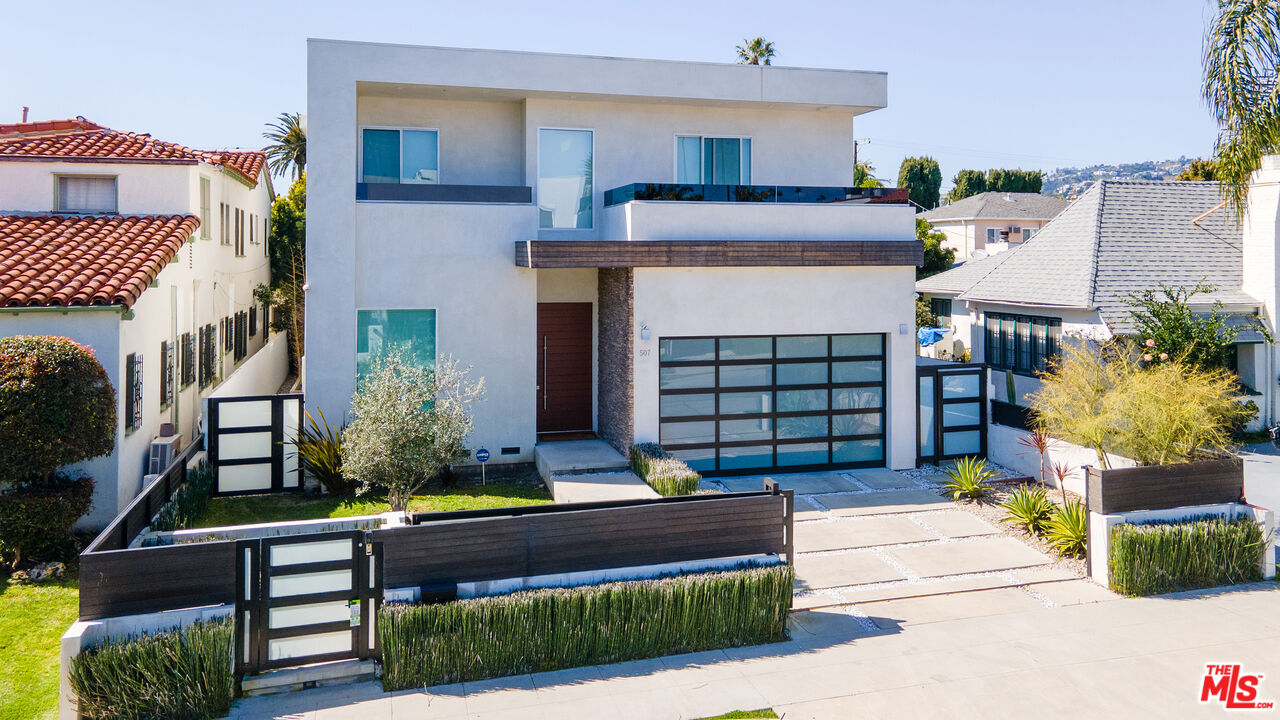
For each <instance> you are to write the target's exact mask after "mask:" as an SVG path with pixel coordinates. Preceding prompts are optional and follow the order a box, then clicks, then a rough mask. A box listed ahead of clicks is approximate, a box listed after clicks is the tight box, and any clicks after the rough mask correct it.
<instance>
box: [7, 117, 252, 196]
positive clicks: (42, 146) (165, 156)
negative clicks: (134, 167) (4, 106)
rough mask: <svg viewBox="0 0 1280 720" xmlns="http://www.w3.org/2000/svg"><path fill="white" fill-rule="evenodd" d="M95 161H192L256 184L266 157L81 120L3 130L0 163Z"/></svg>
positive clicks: (8, 127)
mask: <svg viewBox="0 0 1280 720" xmlns="http://www.w3.org/2000/svg"><path fill="white" fill-rule="evenodd" d="M17 157H22V158H33V159H48V160H66V159H76V160H83V159H93V160H129V161H135V162H136V161H142V162H193V161H197V160H199V161H203V162H206V163H209V164H210V165H219V166H222V167H225V168H228V169H230V170H232V171H234V172H236V173H237V174H239V175H241V176H242V177H244V179H245V180H248V181H249V182H250V183H252V184H254V185H257V184H258V176H259V174H260V173H261V172H262V166H263V164H264V163H265V162H266V157H265V156H264V155H263V154H262V153H260V152H256V151H246V150H194V149H192V148H189V147H186V146H184V145H179V144H177V143H171V142H165V141H164V140H157V139H155V138H153V137H151V136H150V135H146V134H142V133H133V132H124V131H121V130H112V129H111V128H106V127H103V126H101V125H98V124H96V123H92V122H90V121H88V120H85V119H84V118H82V117H77V118H73V119H70V120H50V121H43V122H29V123H15V124H11V125H0V160H4V159H7V158H17Z"/></svg>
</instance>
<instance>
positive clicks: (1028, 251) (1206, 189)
mask: <svg viewBox="0 0 1280 720" xmlns="http://www.w3.org/2000/svg"><path fill="white" fill-rule="evenodd" d="M1220 203H1221V198H1220V196H1219V194H1218V188H1217V185H1216V184H1214V183H1208V182H1152V181H1134V180H1106V181H1101V182H1098V183H1096V184H1095V185H1094V186H1093V187H1092V188H1090V189H1089V190H1088V191H1086V192H1085V193H1084V194H1083V195H1081V196H1080V198H1079V199H1078V200H1076V201H1075V202H1074V203H1072V204H1071V206H1070V207H1068V208H1067V209H1066V210H1065V211H1063V212H1062V213H1061V214H1060V215H1058V217H1056V218H1054V220H1053V221H1052V222H1050V223H1049V224H1048V225H1046V226H1045V227H1044V228H1043V229H1042V230H1040V232H1038V233H1036V234H1035V235H1034V236H1033V237H1032V238H1031V239H1030V240H1028V241H1027V242H1026V243H1024V244H1022V245H1020V246H1018V247H1016V248H1014V249H1012V250H1009V251H1007V252H1004V253H1000V254H997V255H994V256H992V257H991V258H989V260H996V259H998V258H1000V257H1001V255H1005V256H1007V257H1005V258H1004V259H1003V260H1002V261H1000V262H998V263H994V262H993V263H990V268H989V270H988V271H987V272H983V273H977V272H973V271H972V270H970V271H969V272H968V273H967V274H966V273H965V266H964V265H962V266H960V267H958V268H956V269H953V270H949V271H947V272H945V273H941V274H939V275H935V276H933V277H930V278H926V279H924V280H922V281H920V282H919V283H917V289H921V287H922V284H927V286H926V287H925V289H924V290H923V291H924V292H929V291H931V290H932V289H933V288H938V289H941V288H960V287H962V286H967V287H964V289H962V290H959V293H960V294H959V297H960V298H961V299H964V300H975V301H979V302H993V303H1005V304H1019V305H1038V306H1045V307H1064V308H1085V309H1097V310H1098V312H1099V313H1100V314H1101V316H1102V319H1103V321H1104V322H1106V323H1107V325H1108V326H1110V327H1112V328H1113V329H1117V330H1127V329H1129V328H1128V322H1127V321H1128V316H1129V308H1128V307H1127V306H1125V305H1124V304H1123V303H1122V302H1121V300H1122V298H1124V297H1126V296H1128V294H1129V293H1130V292H1133V291H1136V290H1142V289H1145V288H1152V287H1156V286H1157V285H1158V284H1159V283H1161V282H1164V283H1166V284H1169V285H1187V286H1190V285H1195V284H1196V283H1197V282H1201V281H1204V282H1208V283H1210V284H1212V285H1214V286H1215V288H1216V290H1215V292H1214V293H1213V294H1212V295H1208V296H1206V295H1198V296H1196V298H1195V301H1196V304H1197V305H1199V304H1202V303H1203V304H1210V303H1212V302H1213V301H1214V300H1220V301H1222V302H1223V303H1225V304H1256V303H1257V300H1255V299H1253V298H1251V297H1250V296H1248V295H1246V294H1245V293H1244V292H1243V291H1241V289H1240V282H1241V264H1242V252H1241V245H1242V238H1241V232H1240V226H1239V225H1238V224H1237V223H1236V222H1235V220H1234V218H1233V217H1232V216H1231V214H1230V212H1229V211H1228V210H1226V209H1225V208H1222V207H1218V206H1219V204H1220ZM1210 210H1212V212H1209V211H1210ZM1205 213H1208V214H1207V215H1205ZM1201 215H1204V217H1200V216H1201ZM1197 218H1198V219H1197ZM1193 220H1195V221H1196V222H1192V221H1193ZM980 262H982V261H980ZM968 264H969V263H966V265H968ZM948 276H950V277H948ZM950 291H952V292H955V291H956V290H954V289H952V290H950Z"/></svg>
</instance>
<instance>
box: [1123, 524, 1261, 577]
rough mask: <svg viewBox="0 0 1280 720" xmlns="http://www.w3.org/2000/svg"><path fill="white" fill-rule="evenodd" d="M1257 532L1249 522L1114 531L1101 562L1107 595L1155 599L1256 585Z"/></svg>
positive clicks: (1143, 526) (1148, 526) (1258, 569)
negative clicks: (1106, 577) (1104, 562)
mask: <svg viewBox="0 0 1280 720" xmlns="http://www.w3.org/2000/svg"><path fill="white" fill-rule="evenodd" d="M1262 547H1263V542H1262V528H1261V527H1259V525H1258V523H1256V522H1254V521H1253V520H1252V519H1250V518H1247V517H1245V518H1236V519H1234V520H1226V519H1223V518H1202V519H1194V520H1191V519H1189V520H1182V521H1179V522H1170V523H1164V522H1162V523H1147V524H1141V525H1116V526H1115V527H1113V528H1111V556H1110V557H1108V558H1107V568H1108V575H1109V577H1110V580H1111V589H1112V590H1115V591H1116V592H1118V593H1123V594H1125V595H1159V594H1162V593H1169V592H1177V591H1180V590H1195V589H1197V588H1206V587H1217V586H1219V585H1234V584H1236V583H1247V582H1256V581H1258V580H1261V579H1262V567H1261V559H1262Z"/></svg>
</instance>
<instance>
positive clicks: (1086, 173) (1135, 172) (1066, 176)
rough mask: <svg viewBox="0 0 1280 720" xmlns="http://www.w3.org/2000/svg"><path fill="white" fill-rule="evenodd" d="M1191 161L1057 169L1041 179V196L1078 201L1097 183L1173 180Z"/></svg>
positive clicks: (1147, 162) (1163, 161) (1184, 159)
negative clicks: (1108, 181)
mask: <svg viewBox="0 0 1280 720" xmlns="http://www.w3.org/2000/svg"><path fill="white" fill-rule="evenodd" d="M1193 159H1194V158H1188V157H1180V158H1178V159H1177V160H1148V161H1146V162H1136V163H1121V164H1120V165H1090V166H1089V167H1085V168H1058V169H1056V170H1054V171H1053V172H1051V173H1047V174H1045V176H1044V188H1043V189H1042V190H1041V192H1043V193H1044V194H1045V195H1058V196H1060V197H1065V198H1075V197H1079V196H1080V193H1082V192H1084V191H1085V190H1088V189H1089V187H1090V186H1092V185H1093V184H1094V183H1095V182H1097V181H1098V180H1173V179H1174V178H1176V177H1177V176H1178V173H1180V172H1182V171H1183V170H1185V169H1186V167H1187V166H1188V165H1190V164H1191V161H1192V160H1193Z"/></svg>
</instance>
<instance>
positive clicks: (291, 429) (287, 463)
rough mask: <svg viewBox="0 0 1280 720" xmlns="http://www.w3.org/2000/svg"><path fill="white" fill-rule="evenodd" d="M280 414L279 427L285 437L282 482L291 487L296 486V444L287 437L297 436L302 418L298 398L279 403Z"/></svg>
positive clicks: (300, 404)
mask: <svg viewBox="0 0 1280 720" xmlns="http://www.w3.org/2000/svg"><path fill="white" fill-rule="evenodd" d="M281 415H282V417H281V418H280V419H281V427H282V428H283V430H284V438H285V441H284V443H283V446H284V463H283V469H284V483H283V484H284V486H285V487H287V488H293V487H298V446H297V445H295V444H293V443H291V442H289V439H290V438H296V437H298V429H299V425H300V423H301V420H302V418H301V415H302V402H301V401H299V400H285V401H284V402H283V403H281Z"/></svg>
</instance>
